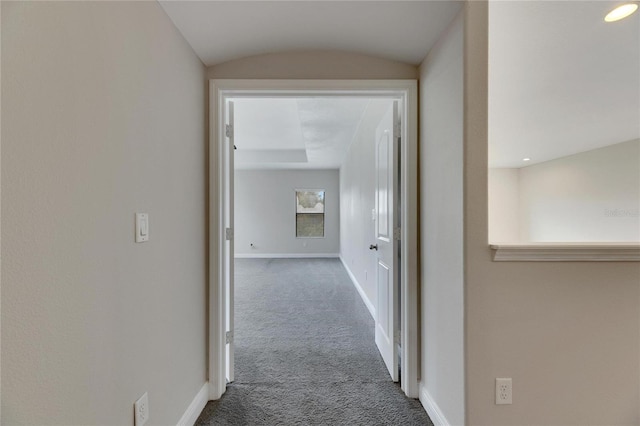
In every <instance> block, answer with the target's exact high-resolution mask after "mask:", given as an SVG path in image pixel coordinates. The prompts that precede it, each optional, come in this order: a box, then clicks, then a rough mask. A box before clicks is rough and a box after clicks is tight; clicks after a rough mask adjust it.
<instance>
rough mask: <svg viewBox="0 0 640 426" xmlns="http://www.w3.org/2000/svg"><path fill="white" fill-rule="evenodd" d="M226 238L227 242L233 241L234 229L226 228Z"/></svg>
mask: <svg viewBox="0 0 640 426" xmlns="http://www.w3.org/2000/svg"><path fill="white" fill-rule="evenodd" d="M224 238H225V240H228V241H231V240H233V228H225V230H224Z"/></svg>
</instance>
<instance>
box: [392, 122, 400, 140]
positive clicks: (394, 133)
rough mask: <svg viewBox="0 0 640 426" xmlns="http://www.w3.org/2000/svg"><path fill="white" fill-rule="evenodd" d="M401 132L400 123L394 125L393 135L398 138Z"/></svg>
mask: <svg viewBox="0 0 640 426" xmlns="http://www.w3.org/2000/svg"><path fill="white" fill-rule="evenodd" d="M401 132H402V124H400V123H396V124H395V125H394V126H393V135H394V136H396V137H398V138H399V137H400V134H401Z"/></svg>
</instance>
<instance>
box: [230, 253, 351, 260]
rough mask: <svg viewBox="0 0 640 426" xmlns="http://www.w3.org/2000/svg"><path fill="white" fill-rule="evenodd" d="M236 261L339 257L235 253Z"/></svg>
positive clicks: (331, 255)
mask: <svg viewBox="0 0 640 426" xmlns="http://www.w3.org/2000/svg"><path fill="white" fill-rule="evenodd" d="M234 257H235V258H237V259H269V258H272V259H289V258H306V259H309V258H314V257H315V258H318V257H321V258H328V257H339V255H338V253H236V254H235V256H234Z"/></svg>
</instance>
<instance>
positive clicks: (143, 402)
mask: <svg viewBox="0 0 640 426" xmlns="http://www.w3.org/2000/svg"><path fill="white" fill-rule="evenodd" d="M133 408H134V411H135V416H134V422H133V424H134V425H135V426H142V425H144V424H145V423H146V422H147V420H149V396H148V395H147V393H146V392H145V393H144V395H142V396H141V397H140V399H139V400H137V401H136V403H135V404H134V405H133Z"/></svg>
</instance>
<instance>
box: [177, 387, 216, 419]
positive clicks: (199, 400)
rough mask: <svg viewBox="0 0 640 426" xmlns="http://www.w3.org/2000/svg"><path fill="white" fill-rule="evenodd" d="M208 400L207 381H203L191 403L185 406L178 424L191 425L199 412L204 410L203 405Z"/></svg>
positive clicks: (198, 415)
mask: <svg viewBox="0 0 640 426" xmlns="http://www.w3.org/2000/svg"><path fill="white" fill-rule="evenodd" d="M207 402H209V383H208V382H207V383H205V384H204V385H203V386H202V388H200V390H199V391H198V393H197V394H196V396H195V398H193V401H191V404H189V406H188V407H187V411H185V412H184V414H183V415H182V417H180V420H178V426H193V425H194V424H195V422H196V420H198V417H200V413H202V410H204V407H205V405H207Z"/></svg>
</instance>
